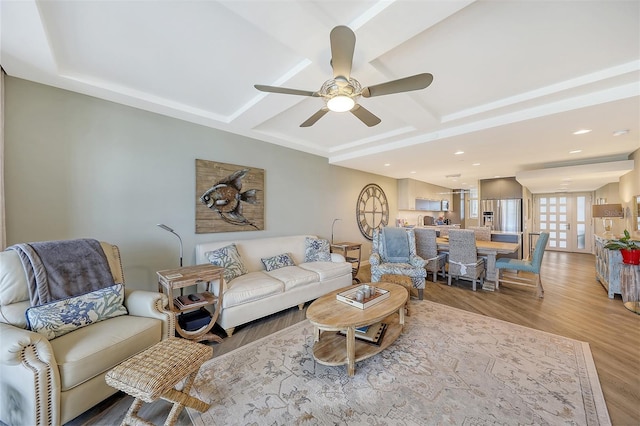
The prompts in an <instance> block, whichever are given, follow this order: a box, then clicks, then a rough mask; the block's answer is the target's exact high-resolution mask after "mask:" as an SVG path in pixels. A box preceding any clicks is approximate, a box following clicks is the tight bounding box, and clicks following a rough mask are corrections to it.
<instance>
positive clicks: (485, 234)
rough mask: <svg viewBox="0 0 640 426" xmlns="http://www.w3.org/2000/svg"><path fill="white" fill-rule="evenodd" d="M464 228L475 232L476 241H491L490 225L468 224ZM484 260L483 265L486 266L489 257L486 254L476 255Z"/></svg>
mask: <svg viewBox="0 0 640 426" xmlns="http://www.w3.org/2000/svg"><path fill="white" fill-rule="evenodd" d="M466 229H471V230H472V231H473V232H475V234H476V241H491V227H490V226H469V227H468V228H466ZM478 257H479V258H481V259H482V260H483V261H484V267H485V268H486V267H487V262H488V261H489V259H488V258H487V256H478Z"/></svg>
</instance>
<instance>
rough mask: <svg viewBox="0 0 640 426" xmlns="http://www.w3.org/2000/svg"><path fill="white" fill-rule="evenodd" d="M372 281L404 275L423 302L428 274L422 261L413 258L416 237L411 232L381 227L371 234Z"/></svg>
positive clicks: (411, 230) (416, 257)
mask: <svg viewBox="0 0 640 426" xmlns="http://www.w3.org/2000/svg"><path fill="white" fill-rule="evenodd" d="M369 264H370V265H371V281H372V282H374V283H376V282H380V279H381V278H382V275H384V274H392V275H404V276H407V277H410V278H411V283H412V285H413V288H415V289H417V290H418V298H419V299H420V300H422V299H423V298H424V286H425V278H426V276H427V271H426V270H425V269H424V264H425V261H424V259H422V258H421V257H420V256H418V255H417V254H416V237H415V234H414V232H413V229H405V228H393V227H384V228H382V229H377V228H376V229H375V230H374V231H373V241H372V245H371V256H370V257H369Z"/></svg>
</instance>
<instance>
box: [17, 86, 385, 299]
mask: <svg viewBox="0 0 640 426" xmlns="http://www.w3.org/2000/svg"><path fill="white" fill-rule="evenodd" d="M5 83H6V85H5V90H6V93H5V95H6V98H5V126H6V128H5V143H6V146H5V155H6V157H5V158H6V161H5V173H6V175H5V177H6V180H5V183H6V209H7V244H8V245H11V244H15V243H18V242H29V241H43V240H55V239H68V238H85V237H86V238H96V239H99V240H102V241H108V242H111V243H113V244H117V245H118V246H119V247H120V250H121V252H122V260H123V265H124V269H125V277H126V282H127V285H129V286H130V287H133V288H142V289H149V290H155V289H156V288H157V287H156V275H155V271H157V270H160V269H166V268H172V267H175V266H177V264H178V240H177V238H175V236H173V235H171V234H169V233H168V232H166V231H163V230H161V229H160V228H158V227H156V224H157V223H165V224H167V225H168V226H170V227H172V228H174V229H175V230H176V231H177V232H178V233H179V234H180V235H181V236H182V239H183V242H184V253H185V255H184V258H185V259H184V263H185V265H192V264H193V263H194V261H195V256H194V246H195V244H197V243H199V242H204V241H226V240H239V239H247V238H261V237H269V236H278V235H295V234H307V233H308V234H316V235H320V236H322V237H325V238H330V235H331V224H332V222H333V219H334V218H340V219H341V221H339V222H336V225H335V239H336V241H337V240H342V241H345V240H346V241H355V242H362V243H363V244H364V246H363V258H368V254H369V251H370V244H369V242H368V241H367V240H366V239H365V238H364V237H362V235H361V234H360V232H359V230H358V227H357V224H356V221H355V203H356V199H357V197H358V194H359V193H360V190H361V189H362V187H363V186H364V185H366V184H367V183H377V184H379V185H380V186H381V187H382V188H383V189H384V191H385V193H386V195H387V198H388V199H389V202H390V207H391V212H390V213H391V216H390V217H391V218H395V217H396V216H397V202H396V200H397V190H396V180H395V179H390V178H386V177H382V176H378V175H372V174H368V173H362V172H358V171H355V170H351V169H346V168H342V167H336V166H332V165H330V164H328V162H327V160H326V159H325V158H322V157H318V156H314V155H310V154H306V153H302V152H299V151H295V150H291V149H287V148H282V147H278V146H276V145H272V144H267V143H264V142H260V141H256V140H254V139H250V138H246V137H243V136H238V135H233V134H230V133H227V132H223V131H220V130H216V129H211V128H208V127H204V126H200V125H196V124H192V123H188V122H185V121H181V120H177V119H173V118H169V117H165V116H162V115H158V114H154V113H150V112H146V111H142V110H138V109H135V108H130V107H126V106H123V105H119V104H116V103H112V102H107V101H103V100H99V99H96V98H93V97H89V96H84V95H79V94H77V93H73V92H68V91H65V90H60V89H56V88H53V87H50V86H45V85H40V84H36V83H32V82H29V81H25V80H21V79H16V78H11V77H8V78H7V79H6V82H5ZM196 158H200V159H205V160H211V161H218V162H223V163H231V164H237V165H242V166H249V167H256V168H262V169H264V170H265V230H264V231H248V232H227V233H215V234H197V235H196V234H195V217H194V216H195V199H196V194H195V159H196Z"/></svg>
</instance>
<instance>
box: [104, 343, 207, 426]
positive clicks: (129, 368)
mask: <svg viewBox="0 0 640 426" xmlns="http://www.w3.org/2000/svg"><path fill="white" fill-rule="evenodd" d="M212 354H213V349H212V348H211V347H209V346H206V345H203V344H200V343H196V342H193V341H190V340H186V339H178V338H170V339H167V340H163V341H161V342H159V343H156V344H155V345H153V346H151V347H150V348H148V349H146V350H145V351H143V352H140V353H139V354H137V355H135V356H133V357H131V358H129V359H128V360H126V361H125V362H123V363H122V364H120V365H118V366H116V367H114V368H113V369H111V370H110V371H109V372H107V374H106V376H105V380H106V381H107V384H108V385H109V386H112V387H114V388H116V389H119V390H121V391H123V392H125V393H126V394H128V395H131V396H133V397H135V400H134V401H133V404H131V407H130V408H129V411H128V412H127V415H126V417H125V418H124V420H123V421H122V424H123V425H129V424H131V425H137V424H145V425H152V423H150V422H147V421H146V420H144V419H142V418H141V417H139V416H138V410H140V407H141V406H142V404H143V403H144V402H153V401H155V400H157V399H158V398H162V399H164V400H166V401H169V402H173V407H172V408H171V412H170V413H169V416H168V417H167V420H166V421H165V423H164V424H165V425H166V426H172V425H174V424H175V422H176V420H177V419H178V415H179V414H180V412H181V411H182V409H183V408H184V407H191V408H193V409H195V410H198V411H200V412H203V411H206V410H208V409H209V406H210V404H207V403H205V402H203V401H201V400H199V399H197V398H194V397H192V396H190V395H189V391H190V390H191V386H192V385H193V381H194V379H195V377H196V374H197V373H198V370H199V369H200V366H201V365H202V364H203V363H204V362H205V361H207V360H209V359H211V355H212ZM184 379H186V381H185V383H184V385H183V387H182V390H177V389H176V388H175V387H176V385H177V384H178V383H180V382H181V381H182V380H184Z"/></svg>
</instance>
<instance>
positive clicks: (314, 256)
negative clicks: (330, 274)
mask: <svg viewBox="0 0 640 426" xmlns="http://www.w3.org/2000/svg"><path fill="white" fill-rule="evenodd" d="M304 261H305V262H331V251H330V250H329V241H328V240H325V239H322V238H310V237H306V238H305V240H304Z"/></svg>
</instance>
